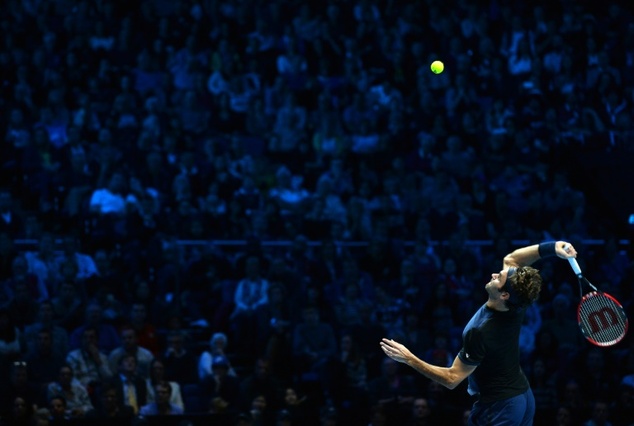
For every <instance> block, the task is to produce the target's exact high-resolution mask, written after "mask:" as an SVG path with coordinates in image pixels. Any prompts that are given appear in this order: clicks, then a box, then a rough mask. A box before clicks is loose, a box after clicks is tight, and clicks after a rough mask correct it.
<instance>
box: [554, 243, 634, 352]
mask: <svg viewBox="0 0 634 426" xmlns="http://www.w3.org/2000/svg"><path fill="white" fill-rule="evenodd" d="M564 249H565V247H564ZM568 262H570V267H571V268H572V270H573V271H574V273H575V274H576V275H577V279H578V281H579V297H580V298H581V301H580V302H579V306H578V307H577V322H578V323H579V328H580V329H581V333H582V334H583V337H585V338H586V340H588V341H589V342H590V343H592V344H594V345H597V346H603V347H605V346H612V345H616V344H617V343H619V342H620V341H621V340H623V338H624V337H625V335H626V334H627V327H628V321H627V315H626V314H625V310H624V309H623V306H621V304H620V303H619V301H618V300H616V299H615V298H614V297H613V296H611V295H609V294H607V293H604V292H602V291H599V290H598V289H597V288H596V287H595V286H594V285H592V283H591V282H590V281H588V279H587V278H586V277H584V276H583V274H582V273H581V268H580V267H579V263H577V259H575V258H574V257H570V258H568Z"/></svg>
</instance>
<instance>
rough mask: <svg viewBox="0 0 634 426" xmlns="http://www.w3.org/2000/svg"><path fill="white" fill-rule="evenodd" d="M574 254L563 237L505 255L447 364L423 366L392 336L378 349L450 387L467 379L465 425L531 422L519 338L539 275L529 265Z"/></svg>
mask: <svg viewBox="0 0 634 426" xmlns="http://www.w3.org/2000/svg"><path fill="white" fill-rule="evenodd" d="M566 244H568V245H567V246H566V249H564V246H565V245H566ZM576 255H577V252H576V250H575V248H574V247H573V246H572V245H571V244H569V243H566V242H564V241H557V242H554V241H551V242H545V243H541V244H535V245H531V246H527V247H523V248H520V249H517V250H515V251H513V252H512V253H509V254H507V255H506V256H505V257H504V262H503V269H502V270H501V271H500V272H496V273H494V274H491V281H489V283H488V284H487V285H486V286H485V289H486V291H487V293H488V295H489V298H488V300H487V302H486V303H485V304H484V305H483V306H482V307H481V308H480V309H479V310H478V311H477V312H476V313H475V315H473V317H472V318H471V320H470V321H469V323H468V324H467V326H466V327H465V329H464V331H463V333H462V349H461V350H460V352H459V353H458V356H457V357H456V358H455V360H454V362H453V364H452V365H451V367H438V366H435V365H432V364H428V363H426V362H425V361H423V360H421V359H419V358H418V357H416V356H415V355H414V354H412V353H411V352H410V351H409V349H407V348H406V347H405V346H403V345H402V344H400V343H398V342H395V341H394V340H391V339H383V340H382V341H381V342H380V344H381V349H383V351H384V352H385V354H386V355H387V356H389V357H390V358H392V359H394V360H396V361H399V362H402V363H404V364H406V365H408V366H410V367H412V368H414V369H415V370H416V371H418V372H419V373H421V374H422V375H424V376H425V377H427V378H429V379H431V380H434V381H436V382H438V383H440V384H442V385H443V386H445V387H447V388H449V389H454V388H455V387H456V386H458V384H460V382H462V381H463V380H464V379H465V378H466V377H469V386H468V390H469V394H471V395H475V396H476V397H477V401H476V402H475V403H474V405H473V408H472V410H471V415H470V417H469V425H472V426H480V425H486V426H496V425H517V426H520V425H521V426H529V425H532V424H533V416H534V415H535V399H534V397H533V392H532V391H531V389H530V385H529V382H528V379H527V378H526V376H525V375H524V373H523V372H522V369H521V367H520V348H519V336H520V328H521V326H522V320H523V319H524V313H525V311H526V307H528V306H529V305H530V304H531V303H533V302H534V301H535V300H537V297H538V296H539V292H540V290H541V286H542V278H541V276H540V275H539V271H538V270H537V269H535V268H532V267H530V266H529V265H532V264H533V263H535V262H536V261H537V260H539V259H542V258H545V257H552V256H559V257H560V258H562V259H566V258H570V257H575V256H576Z"/></svg>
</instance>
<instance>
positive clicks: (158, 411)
mask: <svg viewBox="0 0 634 426" xmlns="http://www.w3.org/2000/svg"><path fill="white" fill-rule="evenodd" d="M154 394H155V395H156V400H155V402H151V403H149V404H146V405H144V406H143V407H141V409H140V410H139V414H140V415H142V416H167V415H178V414H183V409H182V408H181V407H179V406H178V405H176V404H172V403H171V402H170V395H171V394H172V386H171V385H170V384H169V382H166V381H161V382H158V383H157V384H156V385H155V386H154Z"/></svg>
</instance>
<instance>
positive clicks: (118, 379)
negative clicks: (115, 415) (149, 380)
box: [106, 354, 147, 415]
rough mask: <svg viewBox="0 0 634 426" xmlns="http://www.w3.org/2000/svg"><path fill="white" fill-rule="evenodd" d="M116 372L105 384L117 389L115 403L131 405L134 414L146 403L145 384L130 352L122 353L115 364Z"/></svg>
mask: <svg viewBox="0 0 634 426" xmlns="http://www.w3.org/2000/svg"><path fill="white" fill-rule="evenodd" d="M116 367H117V369H116V371H117V373H115V374H114V375H113V376H112V378H111V379H110V380H109V381H108V382H106V383H107V386H113V387H114V388H116V389H117V403H118V404H119V405H125V406H128V407H131V408H132V409H133V411H134V414H135V415H136V414H138V413H139V408H140V407H142V406H144V405H145V404H147V384H146V382H145V379H144V378H142V377H140V376H139V375H138V374H137V360H136V357H135V356H134V355H132V354H123V355H122V356H121V357H120V358H119V363H118V364H117V366H116Z"/></svg>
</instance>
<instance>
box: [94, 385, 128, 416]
mask: <svg viewBox="0 0 634 426" xmlns="http://www.w3.org/2000/svg"><path fill="white" fill-rule="evenodd" d="M118 391H119V389H118V388H117V387H116V386H114V385H113V384H112V383H109V384H106V385H105V386H103V387H102V388H101V389H100V390H99V404H97V406H96V407H95V408H93V409H92V410H89V411H87V412H86V415H85V416H84V417H85V418H86V419H116V420H122V421H132V419H133V418H134V409H133V408H132V407H130V406H128V405H123V404H120V403H119V399H118Z"/></svg>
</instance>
